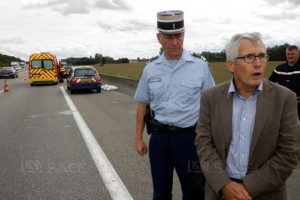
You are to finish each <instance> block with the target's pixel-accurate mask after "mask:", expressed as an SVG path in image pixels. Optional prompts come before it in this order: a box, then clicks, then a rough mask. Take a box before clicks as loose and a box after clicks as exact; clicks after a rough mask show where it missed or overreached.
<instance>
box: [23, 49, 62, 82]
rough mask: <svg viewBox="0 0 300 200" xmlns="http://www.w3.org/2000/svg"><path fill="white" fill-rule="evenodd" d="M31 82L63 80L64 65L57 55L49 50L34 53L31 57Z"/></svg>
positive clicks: (29, 67)
mask: <svg viewBox="0 0 300 200" xmlns="http://www.w3.org/2000/svg"><path fill="white" fill-rule="evenodd" d="M28 73H29V75H28V76H29V83H30V85H31V86H33V85H38V84H55V85H56V84H57V83H59V82H63V77H62V74H63V73H64V70H63V66H60V65H59V63H58V61H57V59H56V56H55V55H54V54H52V53H49V52H41V53H33V54H31V55H30V57H29V66H28Z"/></svg>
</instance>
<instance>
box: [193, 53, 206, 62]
mask: <svg viewBox="0 0 300 200" xmlns="http://www.w3.org/2000/svg"><path fill="white" fill-rule="evenodd" d="M191 55H192V56H194V57H196V58H200V59H201V60H203V61H204V62H206V63H208V61H207V59H206V58H205V57H204V56H202V55H201V54H200V53H195V52H193V53H191Z"/></svg>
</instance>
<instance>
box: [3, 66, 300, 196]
mask: <svg viewBox="0 0 300 200" xmlns="http://www.w3.org/2000/svg"><path fill="white" fill-rule="evenodd" d="M23 73H25V72H23ZM23 73H20V76H19V78H18V79H15V80H14V79H7V81H8V85H9V90H10V91H9V92H7V93H2V94H0V112H1V114H0V127H1V128H0V162H1V165H0V178H1V179H0V184H1V187H0V199H101V200H106V199H108V200H109V199H111V197H110V194H109V192H108V191H107V189H106V186H105V184H104V182H103V181H102V179H101V177H100V175H99V172H98V170H97V168H96V166H95V163H94V161H93V160H92V158H91V156H90V153H89V151H88V149H87V147H86V144H85V143H84V140H83V138H82V136H81V133H80V131H79V129H78V127H77V125H76V123H75V121H74V118H73V116H72V113H71V112H70V108H69V106H68V104H67V102H66V101H65V99H64V97H63V95H62V92H61V90H60V86H63V87H64V88H66V86H65V83H64V84H59V85H57V86H36V87H31V86H30V85H29V83H28V82H27V81H23ZM3 83H4V80H3V79H2V80H0V86H1V87H2V86H3ZM70 97H71V99H72V101H73V102H74V104H75V105H76V107H77V109H78V111H79V112H80V113H81V115H82V117H83V119H84V120H85V122H86V124H87V125H88V127H89V129H90V130H91V132H92V133H93V135H94V136H95V138H96V140H97V142H98V143H99V145H100V146H101V148H102V149H103V151H104V152H105V154H106V156H107V157H108V159H109V160H110V162H111V164H112V166H113V167H114V169H115V170H116V172H117V173H118V175H119V177H120V179H121V180H122V181H123V183H124V185H125V186H126V188H127V189H128V191H129V192H130V194H131V196H132V197H133V199H136V200H144V199H145V200H146V199H151V196H152V183H151V174H150V169H149V160H148V156H144V157H140V156H139V155H138V154H137V153H136V152H135V149H134V129H135V109H136V103H135V102H134V101H133V98H132V96H129V95H126V94H123V93H121V92H119V91H102V92H101V93H100V94H97V93H86V92H84V93H78V94H75V95H70ZM4 113H5V114H4ZM148 138H149V137H148V136H146V135H145V139H146V141H148ZM299 170H300V167H298V169H297V170H295V172H294V174H293V176H292V177H291V178H290V179H289V182H288V186H289V188H288V193H289V197H290V198H289V200H299V199H300V194H299V189H300V188H299V177H300V174H299ZM174 199H175V200H177V199H180V187H179V184H178V180H177V179H176V176H175V185H174Z"/></svg>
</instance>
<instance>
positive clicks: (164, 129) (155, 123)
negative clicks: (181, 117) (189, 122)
mask: <svg viewBox="0 0 300 200" xmlns="http://www.w3.org/2000/svg"><path fill="white" fill-rule="evenodd" d="M149 123H151V124H152V126H153V128H154V130H157V131H162V132H192V131H195V130H196V125H194V126H190V127H186V128H181V127H177V126H172V125H167V124H162V123H160V122H158V121H156V120H154V121H153V120H151V121H149Z"/></svg>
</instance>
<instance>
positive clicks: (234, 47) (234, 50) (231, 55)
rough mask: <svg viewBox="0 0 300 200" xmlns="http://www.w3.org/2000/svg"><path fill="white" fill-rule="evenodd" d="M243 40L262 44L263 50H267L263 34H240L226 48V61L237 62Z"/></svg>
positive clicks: (233, 37)
mask: <svg viewBox="0 0 300 200" xmlns="http://www.w3.org/2000/svg"><path fill="white" fill-rule="evenodd" d="M242 39H247V40H250V41H252V42H254V43H261V44H262V46H263V48H264V49H266V47H265V45H264V43H263V41H262V39H261V34H260V33H258V32H253V33H238V34H235V35H234V36H232V38H231V39H230V41H229V42H228V43H227V44H226V46H225V53H226V59H227V60H228V61H233V62H234V61H235V60H236V57H237V55H238V51H239V48H240V41H241V40H242Z"/></svg>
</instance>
